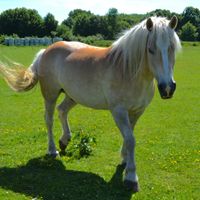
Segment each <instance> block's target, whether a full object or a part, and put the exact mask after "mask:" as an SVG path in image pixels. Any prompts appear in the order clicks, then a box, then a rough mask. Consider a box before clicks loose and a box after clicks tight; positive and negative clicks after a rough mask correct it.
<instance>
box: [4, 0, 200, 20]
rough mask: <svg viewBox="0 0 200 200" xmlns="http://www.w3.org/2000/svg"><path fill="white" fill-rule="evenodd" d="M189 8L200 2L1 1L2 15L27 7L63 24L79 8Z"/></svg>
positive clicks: (132, 10) (103, 11)
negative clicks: (13, 9)
mask: <svg viewBox="0 0 200 200" xmlns="http://www.w3.org/2000/svg"><path fill="white" fill-rule="evenodd" d="M188 6H193V7H195V8H199V9H200V0H164V1H161V0H0V13H1V12H2V11H4V10H7V9H12V8H16V7H26V8H31V9H36V10H38V12H39V14H40V15H41V16H42V17H44V16H45V15H46V14H47V13H48V12H50V13H52V14H53V15H54V16H55V18H56V20H58V21H59V22H62V21H63V20H64V19H66V18H67V16H68V13H69V12H70V11H71V10H74V9H77V8H80V9H83V10H90V11H91V12H93V13H95V14H100V15H104V14H106V13H107V11H108V9H109V8H112V7H114V8H117V9H118V11H119V12H120V13H122V12H123V13H139V14H144V13H147V12H150V11H152V10H155V9H157V8H161V9H167V10H170V11H173V12H177V13H182V12H183V10H184V9H185V8H186V7H188Z"/></svg>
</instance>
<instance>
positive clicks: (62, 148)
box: [59, 140, 67, 151]
mask: <svg viewBox="0 0 200 200" xmlns="http://www.w3.org/2000/svg"><path fill="white" fill-rule="evenodd" d="M59 147H60V150H61V151H65V149H66V147H67V145H65V144H63V142H62V141H61V140H59Z"/></svg>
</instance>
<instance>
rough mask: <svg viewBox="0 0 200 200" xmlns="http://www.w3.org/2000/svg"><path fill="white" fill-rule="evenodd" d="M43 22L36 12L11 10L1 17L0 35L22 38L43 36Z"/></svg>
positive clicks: (22, 9)
mask: <svg viewBox="0 0 200 200" xmlns="http://www.w3.org/2000/svg"><path fill="white" fill-rule="evenodd" d="M42 24H43V20H42V18H41V16H40V15H39V14H38V12H37V11H36V10H32V9H26V8H16V9H9V10H6V11H4V12H2V13H1V15H0V27H1V28H0V34H6V35H12V34H17V35H18V36H20V37H25V36H41V35H42Z"/></svg>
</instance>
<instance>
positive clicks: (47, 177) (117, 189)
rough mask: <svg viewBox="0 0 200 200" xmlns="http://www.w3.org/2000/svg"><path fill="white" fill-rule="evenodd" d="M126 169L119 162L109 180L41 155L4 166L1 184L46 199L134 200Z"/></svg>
mask: <svg viewBox="0 0 200 200" xmlns="http://www.w3.org/2000/svg"><path fill="white" fill-rule="evenodd" d="M123 170H124V168H123V167H122V166H121V165H118V166H117V168H116V171H115V173H114V175H113V177H112V179H111V180H110V182H106V181H105V180H103V179H102V178H101V177H100V176H98V175H96V174H93V173H89V172H88V173H87V172H80V171H73V170H66V169H65V166H64V165H63V164H62V162H61V161H60V160H56V159H50V158H48V157H39V158H34V159H32V160H30V161H29V162H28V163H27V164H26V165H24V166H19V167H17V168H6V167H4V168H0V187H2V188H4V189H6V190H12V191H14V192H17V193H22V194H24V195H27V196H31V197H32V198H39V199H40V198H42V199H44V200H54V199H55V200H61V199H62V200H87V199H92V200H94V199H97V200H130V199H131V196H132V193H131V192H130V191H127V190H125V188H124V187H123V183H122V174H123Z"/></svg>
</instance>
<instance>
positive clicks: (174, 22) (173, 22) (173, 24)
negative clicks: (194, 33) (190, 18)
mask: <svg viewBox="0 0 200 200" xmlns="http://www.w3.org/2000/svg"><path fill="white" fill-rule="evenodd" d="M177 24H178V18H177V17H176V15H174V16H173V17H172V18H171V20H170V22H169V27H170V28H172V29H175V28H176V26H177Z"/></svg>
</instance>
